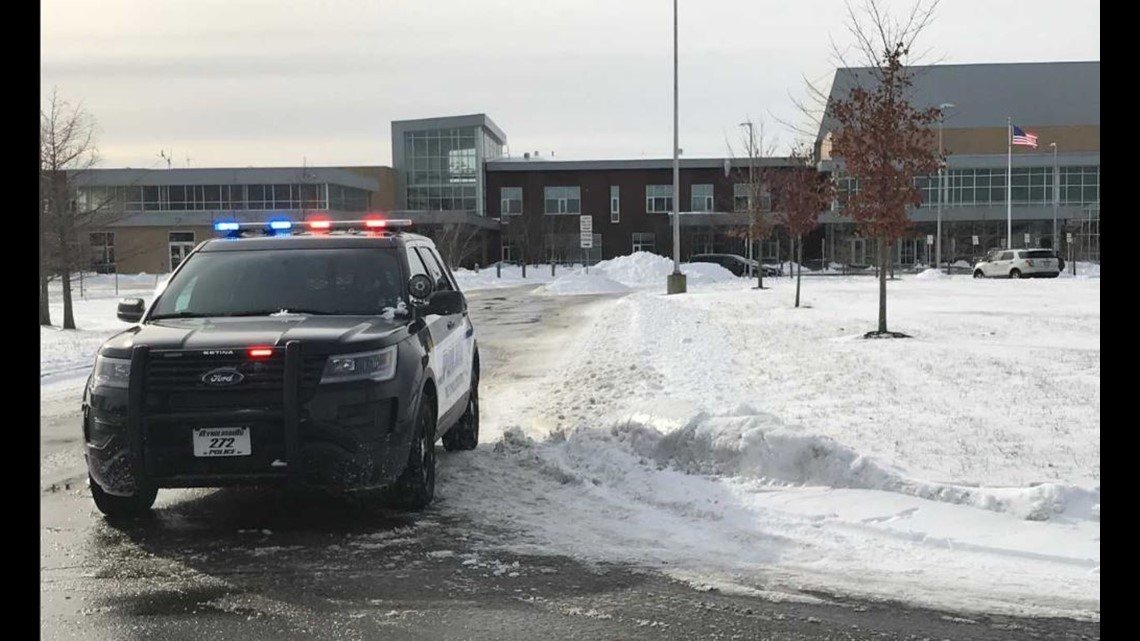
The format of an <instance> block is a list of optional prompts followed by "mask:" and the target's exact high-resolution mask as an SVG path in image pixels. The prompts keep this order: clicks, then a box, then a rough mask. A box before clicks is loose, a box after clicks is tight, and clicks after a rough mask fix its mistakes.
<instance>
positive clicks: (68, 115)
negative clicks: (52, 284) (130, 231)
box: [39, 89, 114, 329]
mask: <svg viewBox="0 0 1140 641" xmlns="http://www.w3.org/2000/svg"><path fill="white" fill-rule="evenodd" d="M95 126H96V125H95V120H94V119H93V118H92V117H91V115H90V114H88V113H87V111H86V110H85V109H84V108H83V105H82V104H76V105H72V104H71V103H69V102H68V101H67V100H64V99H63V98H61V97H60V96H59V92H58V90H57V89H53V90H52V94H51V97H50V98H49V99H48V103H47V105H46V106H45V107H42V108H41V109H40V274H39V275H40V324H41V325H50V324H51V316H50V312H49V307H48V282H49V281H50V280H51V279H52V278H53V277H55V276H58V277H59V279H60V282H61V285H62V287H63V328H64V329H75V314H74V311H73V308H72V300H71V275H72V273H73V272H74V271H75V270H76V269H82V268H83V267H84V266H85V264H86V263H85V261H84V259H83V257H84V256H86V254H85V252H83V251H82V244H81V242H80V239H81V234H82V233H83V232H84V231H87V230H91V229H94V228H96V227H98V226H101V225H104V224H105V223H106V221H105V220H103V219H102V217H101V214H102V213H104V212H105V211H107V207H108V206H109V204H110V200H111V199H112V198H113V194H114V192H113V190H103V191H101V192H94V191H93V192H91V195H94V194H96V193H101V194H103V196H105V197H100V198H93V197H87V198H84V197H81V194H79V193H78V190H77V184H78V181H79V180H80V179H81V177H82V175H83V172H85V171H87V170H88V169H91V168H92V167H93V166H94V165H95V163H96V162H97V160H98V153H97V150H96V147H95Z"/></svg>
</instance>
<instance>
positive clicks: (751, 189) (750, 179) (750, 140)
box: [740, 120, 760, 276]
mask: <svg viewBox="0 0 1140 641" xmlns="http://www.w3.org/2000/svg"><path fill="white" fill-rule="evenodd" d="M740 126H741V127H748V200H749V205H751V200H752V197H753V196H754V195H755V194H754V192H755V191H756V189H755V184H756V183H755V182H754V181H755V178H753V176H752V157H753V155H754V154H753V152H752V144H753V140H755V139H754V138H753V137H752V121H751V120H749V121H748V122H742V123H740ZM749 222H751V221H749ZM747 239H748V241H747V242H748V252H747V253H748V260H752V228H751V225H749V229H748V235H747ZM756 264H757V265H759V264H760V260H759V257H757V260H756ZM748 275H749V276H751V275H752V263H748Z"/></svg>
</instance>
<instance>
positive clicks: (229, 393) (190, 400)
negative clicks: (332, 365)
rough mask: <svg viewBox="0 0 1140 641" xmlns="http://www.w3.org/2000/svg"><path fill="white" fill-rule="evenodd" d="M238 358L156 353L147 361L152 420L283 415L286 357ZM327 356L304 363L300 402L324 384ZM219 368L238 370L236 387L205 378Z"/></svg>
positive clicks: (240, 354) (147, 393) (146, 402)
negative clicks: (239, 413) (234, 413)
mask: <svg viewBox="0 0 1140 641" xmlns="http://www.w3.org/2000/svg"><path fill="white" fill-rule="evenodd" d="M234 351H235V352H237V354H235V355H220V356H217V355H206V354H204V353H203V352H201V351H152V352H151V353H150V358H149V359H148V363H147V372H146V383H145V400H144V407H145V410H146V413H147V415H148V416H151V417H155V416H161V415H163V414H182V413H195V412H203V413H204V412H217V411H225V410H241V409H250V410H270V411H281V410H282V409H283V406H284V387H285V353H284V350H277V353H275V354H274V355H273V356H272V357H270V358H266V359H261V360H250V359H248V358H245V355H244V353H243V352H242V350H234ZM324 363H325V358H324V357H311V358H306V359H305V360H304V362H303V364H302V374H301V389H300V400H301V402H302V403H304V402H305V401H307V400H309V399H310V398H312V395H313V393H314V392H315V391H316V388H317V385H318V384H319V383H320V377H321V373H322V371H323V369H324ZM216 370H222V371H223V372H229V371H231V370H232V371H236V372H238V373H240V374H241V376H242V379H241V381H240V382H237V383H235V384H233V385H224V386H217V385H210V384H208V383H206V381H205V380H204V377H205V376H206V375H207V374H208V373H210V372H214V371H216Z"/></svg>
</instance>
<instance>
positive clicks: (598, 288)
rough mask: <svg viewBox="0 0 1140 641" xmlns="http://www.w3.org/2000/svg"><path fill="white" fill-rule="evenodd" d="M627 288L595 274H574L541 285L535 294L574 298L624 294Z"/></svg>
mask: <svg viewBox="0 0 1140 641" xmlns="http://www.w3.org/2000/svg"><path fill="white" fill-rule="evenodd" d="M628 291H630V289H629V287H626V286H625V285H623V284H621V283H619V282H617V281H615V280H610V279H609V278H606V277H605V276H602V275H601V274H597V273H591V274H588V273H585V272H584V271H583V272H574V273H571V274H568V275H566V276H560V277H559V278H556V279H555V280H553V281H551V282H550V283H547V284H546V285H543V286H542V287H540V288H539V289H538V290H536V292H535V293H537V294H542V295H546V296H576V295H580V294H624V293H625V292H628Z"/></svg>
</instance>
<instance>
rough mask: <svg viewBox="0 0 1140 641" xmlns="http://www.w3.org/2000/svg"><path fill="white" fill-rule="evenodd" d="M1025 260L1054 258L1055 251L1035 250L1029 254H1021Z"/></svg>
mask: <svg viewBox="0 0 1140 641" xmlns="http://www.w3.org/2000/svg"><path fill="white" fill-rule="evenodd" d="M1021 255H1022V257H1023V258H1053V256H1054V254H1053V250H1051V249H1034V250H1031V251H1027V252H1021Z"/></svg>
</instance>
